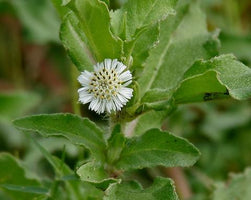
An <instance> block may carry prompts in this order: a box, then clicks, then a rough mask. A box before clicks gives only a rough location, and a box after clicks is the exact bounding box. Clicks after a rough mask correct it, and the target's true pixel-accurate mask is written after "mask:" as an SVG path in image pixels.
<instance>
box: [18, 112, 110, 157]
mask: <svg viewBox="0 0 251 200" xmlns="http://www.w3.org/2000/svg"><path fill="white" fill-rule="evenodd" d="M14 125H15V126H17V128H19V129H21V130H23V131H36V132H39V133H40V134H42V135H43V136H45V137H51V136H62V137H65V138H66V139H68V140H69V141H71V142H72V143H73V144H75V145H81V146H85V147H86V148H88V149H89V150H90V151H91V152H92V154H93V155H94V157H96V158H97V160H104V151H105V148H106V144H105V141H104V138H103V132H102V131H101V130H100V129H99V128H98V127H97V126H96V125H95V124H94V123H93V122H91V121H90V120H89V119H87V118H80V117H79V116H77V115H73V114H48V115H47V114H44V115H34V116H29V117H24V118H20V119H17V120H15V121H14Z"/></svg>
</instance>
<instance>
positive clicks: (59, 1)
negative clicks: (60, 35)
mask: <svg viewBox="0 0 251 200" xmlns="http://www.w3.org/2000/svg"><path fill="white" fill-rule="evenodd" d="M70 1H71V0H51V2H52V3H53V5H54V7H55V8H56V9H57V12H58V14H59V15H60V17H61V19H63V18H64V16H66V14H67V13H68V12H69V11H70V9H69V8H67V7H65V5H67V4H68V3H69V2H70Z"/></svg>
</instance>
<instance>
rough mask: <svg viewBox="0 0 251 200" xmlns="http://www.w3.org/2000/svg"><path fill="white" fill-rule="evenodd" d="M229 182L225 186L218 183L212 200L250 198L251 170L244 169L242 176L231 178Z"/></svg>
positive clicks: (244, 199)
mask: <svg viewBox="0 0 251 200" xmlns="http://www.w3.org/2000/svg"><path fill="white" fill-rule="evenodd" d="M231 179H232V180H231V182H230V183H228V184H227V186H226V185H225V184H224V183H218V184H216V185H215V187H216V189H215V191H214V193H213V198H212V199H213V200H227V199H241V200H248V199H250V198H251V184H250V182H251V170H250V169H246V170H245V172H244V173H243V174H235V175H232V176H231Z"/></svg>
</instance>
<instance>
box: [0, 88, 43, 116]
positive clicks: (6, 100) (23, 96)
mask: <svg viewBox="0 0 251 200" xmlns="http://www.w3.org/2000/svg"><path fill="white" fill-rule="evenodd" d="M39 100H40V98H39V96H38V95H36V94H33V93H28V92H15V93H14V92H13V93H1V94H0V116H1V118H7V119H13V118H15V117H18V116H21V115H23V114H24V113H26V112H28V111H29V110H31V109H32V108H33V107H34V106H36V105H37V104H38V102H39Z"/></svg>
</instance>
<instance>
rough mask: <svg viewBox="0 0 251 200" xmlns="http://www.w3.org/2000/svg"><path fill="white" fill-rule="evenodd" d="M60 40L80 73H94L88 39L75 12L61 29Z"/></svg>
mask: <svg viewBox="0 0 251 200" xmlns="http://www.w3.org/2000/svg"><path fill="white" fill-rule="evenodd" d="M60 39H61V41H62V43H63V45H64V47H65V48H66V50H67V52H68V54H69V56H70V58H71V60H72V62H73V63H74V64H75V65H76V67H77V68H78V70H79V71H84V70H89V71H92V70H93V68H92V65H93V63H94V60H93V58H92V55H91V52H90V50H89V47H88V46H87V43H88V42H87V39H86V36H85V34H84V33H83V31H82V30H81V29H80V27H79V20H78V18H77V17H76V15H75V14H74V13H73V12H70V13H68V15H67V16H66V17H65V18H64V20H63V23H62V25H61V28H60Z"/></svg>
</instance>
